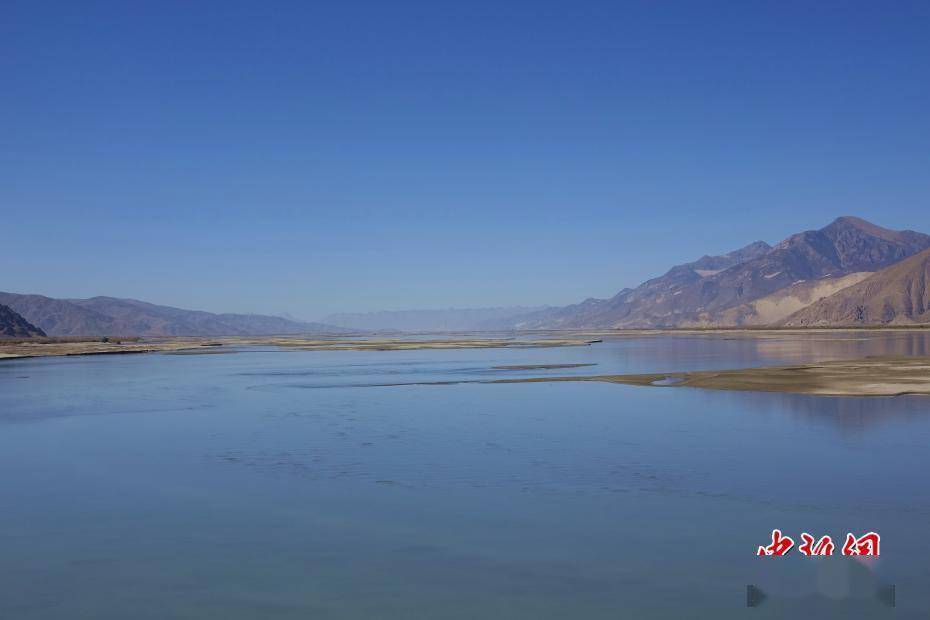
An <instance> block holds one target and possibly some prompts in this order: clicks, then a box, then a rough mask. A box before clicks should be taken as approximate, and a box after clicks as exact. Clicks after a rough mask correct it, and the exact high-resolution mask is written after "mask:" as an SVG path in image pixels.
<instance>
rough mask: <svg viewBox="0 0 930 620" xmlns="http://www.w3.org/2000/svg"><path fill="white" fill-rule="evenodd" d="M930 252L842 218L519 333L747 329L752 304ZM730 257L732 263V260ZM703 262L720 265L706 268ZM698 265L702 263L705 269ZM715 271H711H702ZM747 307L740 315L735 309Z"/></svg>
mask: <svg viewBox="0 0 930 620" xmlns="http://www.w3.org/2000/svg"><path fill="white" fill-rule="evenodd" d="M926 248H930V236H928V235H925V234H923V233H918V232H914V231H910V230H904V231H896V230H890V229H886V228H882V227H880V226H877V225H875V224H872V223H871V222H868V221H866V220H864V219H862V218H859V217H854V216H842V217H839V218H837V219H835V220H834V221H833V222H831V223H829V224H827V225H826V226H824V227H823V228H820V229H817V230H807V231H803V232H800V233H796V234H794V235H790V236H789V237H787V238H786V239H784V240H782V241H781V242H780V243H778V244H776V245H775V246H769V245H768V244H766V243H764V242H755V243H753V244H750V245H748V246H745V247H744V248H741V249H740V250H735V251H734V252H730V253H727V254H723V255H720V256H719V257H702V258H701V259H698V260H697V261H693V262H691V263H685V264H683V265H677V266H674V267H672V268H671V269H669V270H668V271H667V272H666V273H665V274H664V275H662V276H659V277H658V278H653V279H650V280H647V281H646V282H644V283H642V284H640V285H639V286H637V287H635V288H626V289H623V290H621V291H620V292H619V293H617V294H616V295H615V296H613V297H611V298H609V299H588V300H585V301H583V302H581V303H579V304H574V305H571V306H565V307H561V308H554V309H550V310H545V311H542V312H539V313H535V314H530V315H526V316H523V317H517V319H516V320H515V321H514V324H513V327H515V328H518V329H588V328H606V329H610V328H663V327H714V326H739V325H742V324H746V323H747V321H750V320H749V318H748V317H749V316H751V315H752V313H753V309H752V308H751V307H750V306H749V304H750V303H751V302H753V301H755V300H759V299H762V298H765V297H767V296H769V295H772V294H774V293H777V292H778V291H781V290H784V289H786V288H788V287H790V286H793V285H797V284H799V283H803V282H806V281H811V280H820V279H822V278H828V277H829V278H841V277H844V276H848V275H850V274H853V273H862V272H874V271H877V270H879V269H883V268H885V267H888V266H890V265H893V264H895V263H897V262H899V261H901V260H903V259H905V258H907V257H908V256H912V255H913V254H915V253H917V252H920V251H922V250H924V249H926ZM727 257H730V258H729V259H728V258H727ZM706 259H718V260H717V262H716V263H714V261H713V260H712V261H710V263H708V261H707V260H706ZM702 261H703V263H702ZM701 264H715V265H717V266H718V267H719V268H718V269H713V270H703V269H699V268H698V266H699V265H701ZM739 307H744V308H745V310H744V311H743V313H742V314H741V313H739V312H734V310H733V309H734V308H739Z"/></svg>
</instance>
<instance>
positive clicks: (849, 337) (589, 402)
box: [0, 333, 930, 620]
mask: <svg viewBox="0 0 930 620" xmlns="http://www.w3.org/2000/svg"><path fill="white" fill-rule="evenodd" d="M875 354H897V355H928V354H930V337H928V336H927V335H924V334H919V333H892V334H888V333H884V334H883V333H874V334H871V333H870V334H865V335H862V334H833V335H821V336H814V335H808V336H805V337H798V336H793V337H792V336H787V335H786V336H778V337H760V338H745V337H734V338H723V337H719V336H718V337H695V336H690V337H689V336H675V337H647V338H635V339H618V340H608V341H606V342H603V343H600V344H595V345H593V346H590V347H571V348H551V349H477V350H449V351H392V352H362V351H343V352H285V351H268V350H262V351H258V350H256V351H245V352H242V353H237V354H229V355H168V354H153V355H138V356H112V357H109V356H105V357H83V358H48V359H33V360H17V361H6V362H3V363H0V618H3V619H4V620H6V619H8V618H9V619H15V620H19V619H23V620H39V619H41V620H46V619H53V618H54V619H59V618H60V619H68V620H73V619H84V618H86V619H95V620H98V619H111V618H112V619H120V620H122V619H126V618H133V619H149V618H151V619H159V620H161V619H165V618H211V619H212V618H217V619H220V618H222V619H233V620H235V619H240V618H241V619H245V618H301V619H306V618H360V619H361V618H365V619H367V618H404V619H407V618H425V619H426V618H429V619H432V618H508V619H509V618H517V619H521V618H527V619H540V618H731V617H732V618H744V617H781V616H784V615H790V616H791V617H817V618H822V617H831V616H832V617H844V618H845V617H891V616H892V615H893V616H895V617H905V618H906V617H926V615H927V613H930V589H928V588H927V584H928V583H930V559H928V558H930V485H928V484H927V483H926V476H927V472H928V470H930V399H925V398H921V397H899V398H860V399H854V398H825V397H810V396H797V395H784V394H751V393H729V392H713V391H703V390H694V389H687V388H685V389H682V388H642V387H634V386H623V385H610V384H597V383H535V384H503V385H500V384H497V385H488V384H457V385H441V386H435V385H434V386H430V385H410V386H400V387H398V386H394V387H384V386H378V384H389V383H413V382H428V381H455V380H474V379H489V378H500V377H516V376H540V375H543V374H547V373H548V374H553V375H566V374H602V373H620V372H659V371H674V370H688V369H708V368H733V367H740V366H755V365H761V364H773V363H791V362H800V361H808V360H825V359H842V358H850V357H857V356H861V355H875ZM570 363H593V364H597V366H593V367H588V368H573V369H559V370H550V371H540V370H536V371H499V370H492V367H493V366H498V365H514V364H570ZM373 386H374V387H373ZM775 527H778V528H781V529H782V530H784V531H785V532H786V533H789V534H791V535H793V536H794V537H795V538H797V537H798V536H799V534H800V532H802V531H807V532H811V533H815V534H818V535H821V534H831V535H833V536H834V538H835V539H839V541H838V542H839V543H840V544H842V539H843V538H844V537H845V533H846V532H847V531H853V532H864V531H867V530H875V531H878V532H879V533H880V534H881V535H882V549H881V552H882V555H881V557H880V558H879V560H878V561H876V562H872V563H869V564H865V563H861V562H858V561H856V560H852V559H849V558H833V559H832V560H830V559H827V560H821V561H816V560H814V559H811V558H803V557H786V558H757V557H755V556H754V552H755V549H756V547H757V546H758V545H760V544H765V543H766V542H768V540H767V539H768V536H769V534H770V532H771V530H772V528H775ZM749 583H754V584H757V585H759V586H760V587H761V588H762V589H763V590H765V591H766V592H767V593H768V594H769V599H768V600H767V601H766V602H765V604H764V605H763V606H761V607H759V608H755V609H747V608H746V605H745V599H746V585H747V584H749ZM870 584H871V585H870ZM875 584H895V586H896V595H897V608H896V609H894V610H891V609H889V608H887V607H885V606H883V605H882V604H881V603H880V602H878V601H877V600H876V599H874V597H871V596H867V595H866V594H864V593H865V592H868V591H871V589H872V588H873V587H874V585H875Z"/></svg>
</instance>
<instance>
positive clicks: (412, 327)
mask: <svg viewBox="0 0 930 620" xmlns="http://www.w3.org/2000/svg"><path fill="white" fill-rule="evenodd" d="M546 309H547V308H546V307H545V306H540V307H535V308H532V307H523V306H513V307H508V308H449V309H445V310H384V311H381V312H357V313H351V312H350V313H342V314H331V315H329V316H327V317H325V318H324V319H323V322H324V323H328V324H331V325H338V326H341V327H347V328H351V329H363V330H369V331H406V332H429V331H438V332H459V331H494V330H500V329H510V328H511V326H512V324H513V321H514V320H515V319H516V317H521V316H525V315H527V314H530V313H535V312H542V311H544V310H546Z"/></svg>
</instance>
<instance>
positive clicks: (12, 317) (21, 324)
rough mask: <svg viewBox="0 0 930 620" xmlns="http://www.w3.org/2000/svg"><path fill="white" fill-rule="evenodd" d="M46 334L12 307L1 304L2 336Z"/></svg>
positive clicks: (0, 331) (19, 336) (18, 336)
mask: <svg viewBox="0 0 930 620" xmlns="http://www.w3.org/2000/svg"><path fill="white" fill-rule="evenodd" d="M44 335H45V332H43V331H42V330H41V329H39V328H38V327H36V326H35V325H33V324H32V323H30V322H29V321H27V320H26V319H24V318H23V317H21V316H20V315H19V314H17V313H16V312H14V311H13V310H12V308H10V307H9V306H4V305H0V338H31V337H33V336H44Z"/></svg>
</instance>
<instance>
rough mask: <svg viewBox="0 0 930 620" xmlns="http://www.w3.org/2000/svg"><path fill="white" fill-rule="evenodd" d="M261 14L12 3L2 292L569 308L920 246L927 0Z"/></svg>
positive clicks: (323, 307) (232, 9)
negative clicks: (760, 253)
mask: <svg viewBox="0 0 930 620" xmlns="http://www.w3.org/2000/svg"><path fill="white" fill-rule="evenodd" d="M276 6H278V7H279V8H278V9H277V10H276V11H275V12H273V13H269V12H268V5H266V4H262V3H248V2H244V3H235V4H233V3H197V4H196V5H194V4H187V3H175V2H162V3H151V4H148V5H147V6H144V7H140V6H138V5H133V6H130V5H126V4H123V3H115V2H113V3H110V2H89V3H82V4H81V5H76V4H73V3H65V2H19V1H14V2H11V3H8V4H7V5H6V7H7V9H6V11H5V18H4V21H3V23H2V24H0V54H2V56H0V57H2V60H0V78H2V80H3V83H4V84H6V85H8V88H7V95H8V96H6V97H4V98H3V99H0V106H2V107H0V110H2V112H3V115H2V118H3V120H2V121H0V123H2V129H3V139H2V140H0V208H2V210H3V214H4V216H5V221H6V222H7V225H8V227H9V228H8V232H7V234H6V235H5V236H4V243H3V246H2V247H3V258H4V264H5V269H4V277H3V279H2V286H0V290H6V291H13V292H22V293H40V294H46V295H50V296H54V297H90V296H95V295H113V296H119V297H133V298H138V299H144V300H147V301H152V302H155V303H160V304H168V305H174V306H179V307H184V308H198V309H204V310H210V311H215V312H260V313H269V314H279V313H282V312H288V313H290V314H292V315H295V316H298V317H302V318H308V319H316V318H320V317H323V316H325V315H327V314H330V313H333V312H345V311H374V310H383V309H411V308H448V307H458V308H468V307H481V306H510V305H525V306H534V305H544V304H549V305H561V304H568V303H573V302H577V301H579V300H581V299H584V298H586V297H592V296H594V297H608V296H611V295H613V294H615V293H616V292H617V291H619V290H620V289H622V288H624V287H626V286H634V285H636V284H638V283H639V282H641V281H643V280H645V279H647V278H649V277H653V276H656V275H659V274H661V273H663V272H664V271H666V270H667V269H668V267H670V266H671V265H674V264H679V263H684V262H688V261H691V260H694V259H696V258H698V257H700V256H701V255H704V254H716V253H724V252H727V251H730V250H733V249H736V248H738V247H741V246H744V245H746V244H748V243H750V242H752V241H756V240H763V241H767V242H769V243H776V242H778V241H780V240H781V239H783V238H784V237H786V236H788V235H789V234H792V233H795V232H797V231H800V230H805V229H817V228H820V227H822V226H824V225H826V224H827V223H829V222H830V221H832V220H833V219H835V218H836V217H837V216H840V215H857V216H860V217H863V218H865V219H867V220H869V221H871V222H874V223H876V224H878V225H881V226H885V227H888V228H894V229H912V230H917V231H921V232H930V209H928V208H927V203H928V196H930V177H928V175H927V173H926V162H928V161H930V116H928V115H927V113H926V110H928V109H930V82H928V80H927V79H926V66H927V63H928V61H930V40H928V38H927V37H926V32H927V31H928V27H930V5H927V4H926V3H920V2H901V3H895V4H894V5H893V6H892V5H889V6H879V5H875V4H873V3H853V4H849V3H844V4H838V3H837V4H833V3H819V4H818V5H817V6H811V5H809V4H808V3H779V4H778V5H777V6H775V5H772V6H768V7H766V6H760V5H752V6H750V5H740V4H737V3H706V4H702V5H701V6H697V5H693V6H686V5H679V6H676V7H675V8H674V10H671V9H670V8H669V7H661V6H658V5H655V4H654V3H646V2H642V3H623V4H622V6H620V5H619V4H618V3H608V2H592V3H587V4H586V6H585V7H583V8H582V7H579V6H577V5H573V4H570V3H564V2H540V3H537V4H536V5H534V8H533V11H532V12H529V11H527V10H526V5H525V3H510V4H507V3H498V2H495V3H491V2H473V3H468V4H467V5H459V4H457V5H452V4H442V3H427V2H398V3H391V5H390V6H387V5H386V4H385V3H377V2H343V3H339V4H338V6H336V5H335V3H333V4H331V5H329V6H318V5H315V4H314V5H311V3H281V4H280V5H276ZM24 50H28V53H24Z"/></svg>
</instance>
